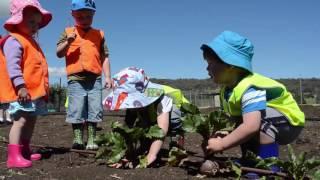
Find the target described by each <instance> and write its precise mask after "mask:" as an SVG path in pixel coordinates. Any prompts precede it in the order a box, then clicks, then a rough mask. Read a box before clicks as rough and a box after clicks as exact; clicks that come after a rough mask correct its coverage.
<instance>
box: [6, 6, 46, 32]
mask: <svg viewBox="0 0 320 180" xmlns="http://www.w3.org/2000/svg"><path fill="white" fill-rule="evenodd" d="M26 7H34V8H36V9H38V11H39V12H40V13H41V15H42V22H41V23H40V26H39V28H40V29H41V28H43V27H45V26H46V25H48V23H49V22H50V21H51V19H52V14H51V13H50V12H49V11H47V10H45V9H43V8H42V7H41V4H40V3H39V1H38V0H10V13H11V17H10V18H9V19H8V20H7V21H6V22H5V24H4V28H5V29H6V30H8V31H12V30H13V29H14V26H15V25H17V24H20V23H21V22H22V20H23V10H24V9H25V8H26Z"/></svg>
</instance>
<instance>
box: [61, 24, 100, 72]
mask: <svg viewBox="0 0 320 180" xmlns="http://www.w3.org/2000/svg"><path fill="white" fill-rule="evenodd" d="M65 32H66V33H67V34H71V33H73V32H75V33H76V35H77V36H76V39H75V40H74V41H73V42H72V43H71V44H70V47H69V49H68V51H67V54H66V68H67V74H68V75H70V74H75V73H79V72H84V71H88V72H92V73H94V74H97V75H101V73H102V63H101V62H102V61H101V57H100V50H101V42H102V40H103V37H104V33H103V32H102V31H100V30H96V29H90V30H89V31H88V32H84V31H83V30H82V29H81V28H75V27H71V28H66V29H65Z"/></svg>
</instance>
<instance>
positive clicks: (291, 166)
mask: <svg viewBox="0 0 320 180" xmlns="http://www.w3.org/2000/svg"><path fill="white" fill-rule="evenodd" d="M288 152H289V155H288V158H289V161H279V162H278V163H277V164H278V165H279V166H280V167H282V168H283V169H285V170H286V171H287V172H288V174H289V176H291V177H292V178H294V179H297V180H302V179H304V178H305V177H307V173H308V172H309V171H311V170H312V169H314V168H316V167H318V166H320V160H318V159H316V158H315V157H312V158H310V159H306V154H307V153H306V152H302V153H300V154H299V155H298V156H296V154H295V153H294V151H293V149H292V146H291V145H288Z"/></svg>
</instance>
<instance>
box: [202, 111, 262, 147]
mask: <svg viewBox="0 0 320 180" xmlns="http://www.w3.org/2000/svg"><path fill="white" fill-rule="evenodd" d="M260 124H261V112H260V111H254V112H250V113H246V114H244V115H243V123H242V124H240V125H239V126H238V127H237V128H236V129H235V130H234V131H232V132H231V133H230V134H229V135H227V136H226V137H224V138H220V137H218V138H211V139H210V140H209V142H208V150H211V151H213V152H219V151H223V150H226V149H229V148H231V147H234V146H237V145H240V144H242V143H244V142H246V141H247V140H248V139H250V138H251V137H252V136H253V135H254V134H256V133H258V132H259V129H260Z"/></svg>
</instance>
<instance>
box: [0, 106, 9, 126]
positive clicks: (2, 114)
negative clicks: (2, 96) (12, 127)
mask: <svg viewBox="0 0 320 180" xmlns="http://www.w3.org/2000/svg"><path fill="white" fill-rule="evenodd" d="M5 122H11V118H10V115H9V112H8V104H7V103H6V104H0V123H5Z"/></svg>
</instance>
